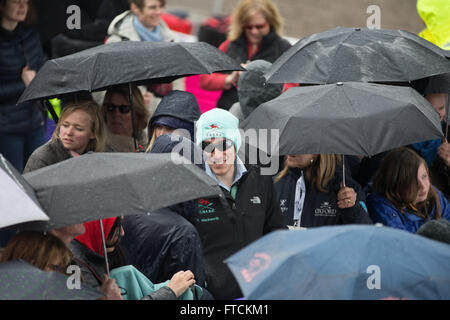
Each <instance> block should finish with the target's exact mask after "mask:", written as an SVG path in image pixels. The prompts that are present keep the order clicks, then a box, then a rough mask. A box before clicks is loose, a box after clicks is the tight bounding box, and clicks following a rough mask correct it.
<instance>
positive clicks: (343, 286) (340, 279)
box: [226, 225, 450, 300]
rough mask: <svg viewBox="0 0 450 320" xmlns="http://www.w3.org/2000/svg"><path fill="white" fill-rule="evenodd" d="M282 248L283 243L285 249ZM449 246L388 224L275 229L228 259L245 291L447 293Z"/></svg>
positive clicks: (379, 295) (298, 295)
mask: <svg viewBox="0 0 450 320" xmlns="http://www.w3.org/2000/svg"><path fill="white" fill-rule="evenodd" d="M280 248H283V250H280ZM449 261H450V246H449V245H447V244H445V243H442V242H438V241H435V240H430V239H427V238H425V237H422V236H419V235H415V234H412V233H409V232H406V231H403V230H397V229H394V228H389V227H378V226H363V225H346V226H327V227H319V228H311V229H307V230H291V231H288V230H286V231H275V232H271V233H269V234H268V235H266V236H264V237H262V238H261V239H259V240H257V241H255V242H253V243H252V244H250V245H249V246H247V247H245V248H244V249H242V250H240V251H238V252H237V253H235V254H234V255H232V256H231V257H230V258H228V259H227V260H226V263H227V264H228V267H229V268H230V269H231V271H232V273H233V275H234V276H235V277H236V279H237V281H238V283H239V285H240V287H241V289H242V292H243V293H244V296H245V297H246V298H248V299H267V300H270V299H275V300H276V299H291V300H294V299H317V300H319V299H339V300H343V299H345V300H346V299H352V300H356V299H387V298H391V299H392V298H394V299H402V298H405V299H450V263H449Z"/></svg>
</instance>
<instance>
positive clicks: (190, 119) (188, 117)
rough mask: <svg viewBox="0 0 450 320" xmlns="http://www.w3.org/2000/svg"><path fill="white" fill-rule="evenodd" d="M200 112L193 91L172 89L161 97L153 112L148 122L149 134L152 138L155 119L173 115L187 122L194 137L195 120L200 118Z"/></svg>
mask: <svg viewBox="0 0 450 320" xmlns="http://www.w3.org/2000/svg"><path fill="white" fill-rule="evenodd" d="M200 114H201V112H200V107H199V105H198V102H197V99H196V98H195V96H194V95H193V94H192V93H190V92H185V91H180V90H172V91H171V92H169V93H168V94H167V95H165V96H164V97H163V98H162V99H161V102H160V103H159V105H158V107H157V108H156V110H155V112H154V113H153V116H152V117H151V118H150V121H149V124H148V135H149V137H150V138H151V136H152V134H153V124H154V123H155V120H156V119H157V118H159V117H162V116H165V117H173V118H176V119H178V120H181V121H183V122H185V124H186V127H188V131H190V132H191V137H193V135H192V134H193V132H194V122H195V121H197V120H198V118H200ZM186 127H183V128H182V129H186Z"/></svg>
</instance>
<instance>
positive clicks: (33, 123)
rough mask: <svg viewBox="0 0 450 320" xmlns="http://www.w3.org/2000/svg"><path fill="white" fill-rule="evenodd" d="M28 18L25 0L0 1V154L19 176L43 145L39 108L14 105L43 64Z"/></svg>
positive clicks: (30, 104)
mask: <svg viewBox="0 0 450 320" xmlns="http://www.w3.org/2000/svg"><path fill="white" fill-rule="evenodd" d="M31 16H32V11H31V8H30V4H29V1H28V0H0V83H1V85H0V153H1V154H3V155H4V156H5V158H6V159H8V160H9V161H10V162H11V163H12V164H13V165H14V167H15V168H16V169H17V170H18V171H19V172H22V171H23V168H24V166H25V164H26V162H27V160H28V158H29V156H30V155H31V153H33V151H34V150H35V149H36V148H37V147H39V146H41V145H42V144H44V143H45V141H46V140H45V128H44V118H43V114H42V112H41V110H40V108H39V105H38V104H37V103H36V102H32V101H27V102H24V103H20V104H18V105H16V103H17V100H18V99H19V97H20V96H21V94H22V93H23V91H24V90H25V88H26V87H27V86H28V85H29V84H30V82H31V81H32V80H33V78H34V77H35V76H36V73H37V72H38V70H39V69H40V68H41V66H42V65H43V64H44V53H43V50H42V45H41V42H40V39H39V34H38V33H37V31H36V30H34V29H33V28H31V27H29V26H27V25H28V24H29V23H31V22H32V21H31Z"/></svg>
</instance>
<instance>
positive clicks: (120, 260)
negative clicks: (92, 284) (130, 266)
mask: <svg viewBox="0 0 450 320" xmlns="http://www.w3.org/2000/svg"><path fill="white" fill-rule="evenodd" d="M122 226H123V217H117V218H116V220H115V221H114V223H113V225H112V227H111V230H110V231H109V234H108V238H107V239H106V247H107V248H114V251H112V252H108V262H109V267H110V269H114V268H119V267H122V266H124V265H125V264H126V258H125V253H124V252H123V249H122V247H121V246H120V240H121V239H122V236H121V234H120V233H121V230H122Z"/></svg>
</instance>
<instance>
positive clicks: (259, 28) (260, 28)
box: [244, 23, 267, 31]
mask: <svg viewBox="0 0 450 320" xmlns="http://www.w3.org/2000/svg"><path fill="white" fill-rule="evenodd" d="M266 26H267V23H261V24H254V25H250V24H248V25H245V26H244V29H245V30H248V31H250V30H253V28H256V29H258V30H262V29H264V28H265V27H266Z"/></svg>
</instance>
